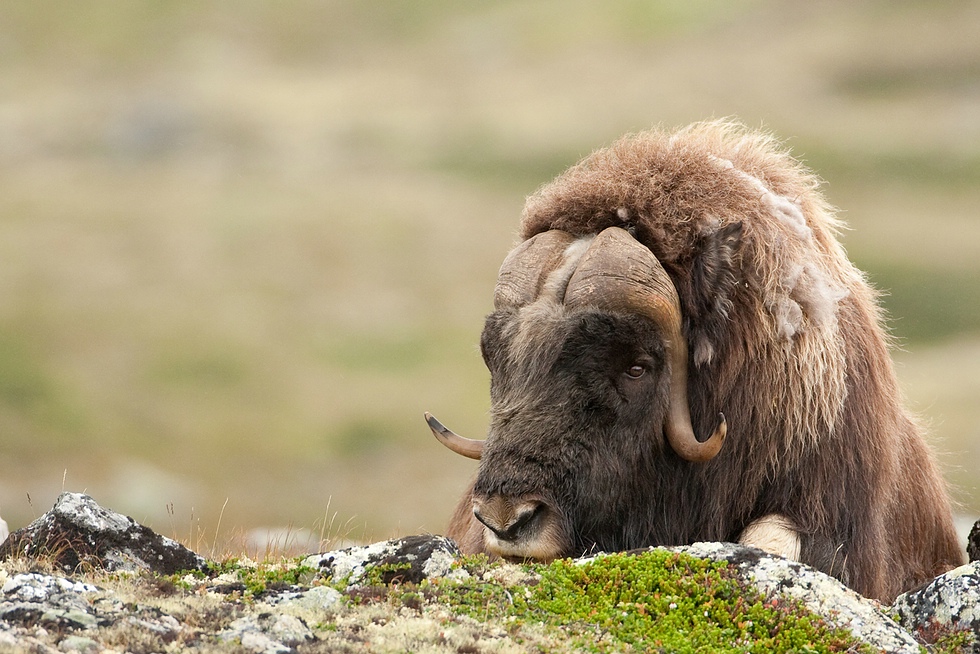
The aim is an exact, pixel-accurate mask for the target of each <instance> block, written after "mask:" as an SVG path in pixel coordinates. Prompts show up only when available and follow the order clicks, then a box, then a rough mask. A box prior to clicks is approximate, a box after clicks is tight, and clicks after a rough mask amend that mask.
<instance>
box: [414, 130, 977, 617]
mask: <svg viewBox="0 0 980 654" xmlns="http://www.w3.org/2000/svg"><path fill="white" fill-rule="evenodd" d="M818 186H819V182H818V180H817V179H816V178H815V177H814V176H813V175H811V174H810V173H809V172H807V171H806V170H805V169H804V168H803V167H802V166H801V165H800V164H799V163H798V162H797V161H795V160H794V159H793V158H791V157H790V156H789V154H787V153H786V152H785V151H783V150H782V149H781V148H780V147H779V146H778V145H777V144H776V143H774V141H773V140H772V139H771V138H770V137H768V136H766V135H762V134H759V133H755V132H750V131H747V130H745V129H744V128H742V127H740V126H738V125H734V124H731V123H725V122H709V123H700V124H695V125H693V126H691V127H688V128H686V129H683V130H680V131H677V132H673V133H668V132H663V131H652V132H646V133H641V134H637V135H631V136H627V137H625V138H623V139H621V140H620V141H618V142H617V143H615V144H613V145H612V146H611V147H609V148H607V149H603V150H599V151H597V152H595V153H593V154H592V155H590V156H588V157H586V158H585V159H584V160H582V161H581V162H580V163H578V164H577V165H575V166H573V167H572V168H571V169H569V170H568V171H566V172H565V173H564V174H562V175H561V176H559V177H558V178H557V179H556V180H555V181H553V182H552V183H550V184H548V185H546V186H544V187H542V188H541V189H540V190H539V191H538V192H537V193H535V194H534V195H533V196H532V197H530V198H529V199H528V201H527V205H526V207H525V210H524V216H523V221H522V224H521V237H522V243H521V244H519V245H518V246H517V248H515V250H514V251H513V252H512V253H511V254H510V255H509V256H508V258H507V259H506V260H505V262H504V265H503V266H502V268H501V272H500V276H499V278H498V284H497V289H496V292H495V297H494V311H493V313H491V314H490V315H489V317H488V318H487V322H486V326H485V329H484V332H483V336H482V339H481V349H482V351H483V355H484V358H485V360H486V362H487V365H488V367H489V369H490V372H491V409H490V427H489V431H488V436H487V439H486V441H483V442H480V441H467V440H466V439H462V438H460V437H458V436H456V435H455V434H453V433H452V432H450V431H449V430H447V429H445V428H444V427H442V426H441V425H439V424H438V423H437V422H436V421H435V420H434V419H431V418H430V425H431V426H432V427H433V431H434V433H436V435H437V436H438V437H439V438H440V439H441V440H443V441H444V442H446V443H447V444H448V445H449V446H450V447H451V448H453V449H455V450H457V451H459V452H461V453H463V454H466V455H467V456H471V457H473V458H480V459H481V462H480V468H479V473H478V476H477V478H476V480H475V481H474V483H473V485H472V486H471V487H470V489H469V490H468V491H467V492H466V494H465V495H464V497H463V498H462V500H461V501H460V504H459V506H458V507H457V510H456V513H455V515H454V516H453V518H452V521H451V524H450V529H449V534H450V536H452V537H453V538H455V539H457V540H458V541H459V542H460V545H461V546H462V548H463V549H464V551H468V552H479V551H486V552H489V553H490V554H494V555H499V556H505V557H511V558H538V559H549V558H554V557H558V556H573V555H579V554H582V553H585V552H589V551H594V550H623V549H630V548H636V547H642V546H647V545H677V544H685V543H691V542H694V541H698V540H718V541H735V540H741V541H742V542H748V543H750V544H758V545H761V546H764V547H767V548H769V549H775V550H777V551H780V552H781V553H784V554H787V555H789V556H793V557H795V558H798V559H799V560H801V561H803V562H805V563H808V564H810V565H813V566H815V567H816V568H818V569H821V570H823V571H825V572H828V573H830V574H832V575H835V576H837V577H839V578H840V579H841V580H843V581H844V582H845V583H847V584H849V585H850V586H851V587H853V588H854V589H855V590H857V591H859V592H861V593H863V594H865V595H867V596H870V597H875V598H879V599H882V600H885V601H888V600H890V599H891V598H893V597H894V596H895V595H896V594H897V593H899V592H901V591H902V590H904V589H907V588H909V587H911V586H913V585H915V584H917V583H920V582H922V581H924V580H926V579H929V578H932V577H933V576H935V575H936V574H938V573H940V572H942V571H944V570H946V569H949V568H950V567H953V566H955V565H957V564H959V563H960V562H961V557H962V555H961V553H960V549H959V547H958V546H957V543H956V536H955V532H954V529H953V526H952V519H951V512H950V503H949V499H948V496H947V491H946V489H945V486H944V483H943V481H942V479H941V477H940V475H939V473H938V471H937V467H936V464H935V462H934V459H933V457H932V454H931V453H930V451H929V449H928V447H927V446H926V444H925V443H924V441H923V439H922V436H921V433H920V429H919V427H918V425H917V424H916V422H915V420H914V419H913V418H912V417H911V416H910V414H909V413H908V412H907V411H906V410H905V408H904V407H903V404H902V398H901V394H900V392H899V389H898V384H897V381H896V378H895V374H894V371H893V368H892V364H891V360H890V356H889V353H888V348H887V337H886V333H885V331H884V329H883V327H882V317H881V313H880V311H879V308H878V305H877V301H876V297H875V294H874V292H873V291H872V290H871V288H870V287H869V285H868V284H867V282H866V281H865V278H864V276H863V275H862V274H861V272H860V271H858V270H857V269H856V268H855V267H854V266H853V265H852V264H851V263H850V261H849V260H848V259H847V257H846V255H845V253H844V250H843V248H842V247H841V246H840V244H839V242H838V240H837V230H838V229H839V223H838V221H837V219H836V218H835V217H834V214H833V211H832V210H831V208H830V207H829V206H828V205H827V203H826V202H825V201H824V200H823V198H822V197H821V195H820V193H819V191H818Z"/></svg>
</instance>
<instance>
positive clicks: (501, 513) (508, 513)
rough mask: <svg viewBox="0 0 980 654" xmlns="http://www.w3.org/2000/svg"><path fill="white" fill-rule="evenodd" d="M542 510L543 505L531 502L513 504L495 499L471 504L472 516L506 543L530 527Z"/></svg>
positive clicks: (501, 498)
mask: <svg viewBox="0 0 980 654" xmlns="http://www.w3.org/2000/svg"><path fill="white" fill-rule="evenodd" d="M543 510H544V504H543V503H542V502H538V501H533V500H531V501H518V502H514V501H511V500H508V499H506V498H503V497H495V498H491V499H490V500H488V501H486V502H479V501H475V502H474V503H473V516H474V517H475V518H476V519H477V520H479V521H480V522H481V523H482V524H483V525H484V526H485V527H486V528H487V529H489V530H490V531H492V532H493V533H494V535H495V536H496V537H497V538H499V539H501V540H506V541H513V540H516V539H517V538H518V537H520V536H521V535H522V532H524V531H525V530H526V529H527V528H529V527H532V526H533V525H532V523H533V522H534V519H535V518H536V517H537V516H538V514H539V513H541V512H542V511H543Z"/></svg>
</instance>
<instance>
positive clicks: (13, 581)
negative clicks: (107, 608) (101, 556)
mask: <svg viewBox="0 0 980 654" xmlns="http://www.w3.org/2000/svg"><path fill="white" fill-rule="evenodd" d="M98 591H99V588H98V587H96V586H93V585H92V584H86V583H84V582H80V581H72V580H70V579H65V578H64V577H53V576H51V575H44V574H38V573H26V574H18V575H14V576H13V577H10V578H8V579H7V581H6V582H5V583H4V584H3V588H2V589H0V592H2V593H3V595H4V598H5V599H8V600H12V599H16V600H20V601H22V602H44V601H47V600H48V598H50V597H51V596H52V595H56V594H64V593H95V592H98Z"/></svg>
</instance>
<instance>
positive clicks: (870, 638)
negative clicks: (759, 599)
mask: <svg viewBox="0 0 980 654" xmlns="http://www.w3.org/2000/svg"><path fill="white" fill-rule="evenodd" d="M669 549H671V550H672V551H675V552H683V553H685V554H690V555H692V556H696V557H699V558H704V559H710V560H713V561H727V562H728V564H729V565H731V566H734V567H735V568H736V569H737V570H738V571H739V576H740V577H741V578H742V579H743V581H745V582H746V583H749V584H751V585H752V586H754V587H755V588H757V589H758V590H760V591H761V592H762V593H764V594H766V595H767V596H769V597H772V596H775V595H780V596H783V597H788V598H791V599H793V600H796V601H798V602H800V603H802V604H803V606H805V607H806V608H807V609H809V610H810V611H812V612H813V613H816V614H817V615H819V616H821V617H822V618H823V619H824V620H826V621H827V623H828V624H830V625H833V626H835V627H843V628H845V629H848V630H850V631H851V633H853V634H854V636H855V637H856V638H857V639H859V640H861V641H863V642H865V643H868V644H869V645H871V646H873V647H876V648H878V649H880V650H882V651H885V652H892V653H898V652H909V654H913V653H914V654H918V652H919V651H920V649H919V646H918V644H917V643H916V641H915V639H914V638H913V637H912V636H911V635H910V634H909V633H908V632H907V631H905V630H904V629H902V628H901V627H900V626H899V625H898V624H896V623H895V621H894V620H892V619H891V618H889V617H888V616H886V615H885V614H884V613H883V612H882V611H881V610H880V608H879V606H878V603H877V602H875V601H873V600H869V599H867V598H865V597H863V596H861V595H859V594H857V593H855V592H854V591H853V590H851V589H850V588H848V587H847V586H845V585H844V584H842V583H840V582H839V581H838V580H837V579H834V578H833V577H830V576H828V575H825V574H824V573H822V572H819V571H817V570H814V569H813V568H810V567H809V566H806V565H804V564H802V563H797V562H795V561H790V560H788V559H784V558H782V557H780V556H773V555H770V554H766V553H765V552H762V551H761V550H757V549H755V548H751V547H745V546H742V545H735V544H732V543H695V544H693V545H690V546H685V547H672V548H669Z"/></svg>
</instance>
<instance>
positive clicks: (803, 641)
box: [438, 551, 872, 653]
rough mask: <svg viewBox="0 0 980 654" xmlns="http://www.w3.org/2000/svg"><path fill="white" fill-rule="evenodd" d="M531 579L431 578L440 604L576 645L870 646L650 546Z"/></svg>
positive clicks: (724, 571) (540, 569)
mask: <svg viewBox="0 0 980 654" xmlns="http://www.w3.org/2000/svg"><path fill="white" fill-rule="evenodd" d="M529 571H530V572H534V573H537V575H539V578H540V580H539V581H538V582H537V583H531V584H527V585H517V586H513V587H511V588H509V589H507V588H504V587H503V586H501V585H500V584H497V583H483V582H471V583H464V584H458V585H452V584H448V583H439V584H438V587H439V591H440V592H439V595H440V598H439V599H440V601H443V602H446V603H448V604H449V605H450V606H452V607H453V609H454V610H456V611H458V612H460V613H463V614H465V615H469V616H471V617H473V618H476V619H479V620H488V619H496V620H504V621H506V622H510V623H512V624H521V623H527V622H534V623H538V624H542V625H545V626H547V627H550V628H553V629H555V630H559V629H560V630H562V631H564V632H565V633H567V634H569V637H570V638H571V639H572V641H573V643H572V645H573V646H574V647H575V648H577V649H582V650H586V651H594V652H606V651H618V650H620V649H622V648H623V647H624V646H632V647H635V648H638V649H644V650H653V651H669V652H678V653H682V652H700V651H728V652H759V653H763V652H844V651H848V652H855V651H872V650H870V648H867V647H864V646H862V645H861V644H859V643H858V642H857V641H856V640H855V639H854V638H853V637H852V636H851V635H850V634H849V633H848V632H847V631H845V630H841V629H834V628H832V627H830V626H828V625H827V624H826V623H825V622H824V621H823V620H822V619H821V618H820V617H819V616H816V615H814V614H812V613H810V612H808V611H806V610H805V609H803V608H802V607H801V606H799V605H796V604H794V603H790V602H787V601H784V600H766V599H765V598H764V597H763V596H762V595H761V594H759V593H758V592H757V591H755V590H753V589H751V588H746V587H745V586H744V585H743V584H741V583H739V582H738V581H737V580H736V579H735V577H734V576H733V575H732V574H731V572H730V571H729V570H728V568H727V564H725V563H714V562H709V561H704V560H702V559H698V558H695V557H691V556H686V555H681V554H672V553H669V552H665V551H652V552H647V553H643V554H639V555H610V556H603V557H600V558H597V559H595V560H593V561H591V562H589V563H586V564H581V565H577V564H575V563H573V562H570V561H557V562H554V563H552V564H550V565H547V566H532V567H530V568H529Z"/></svg>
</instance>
